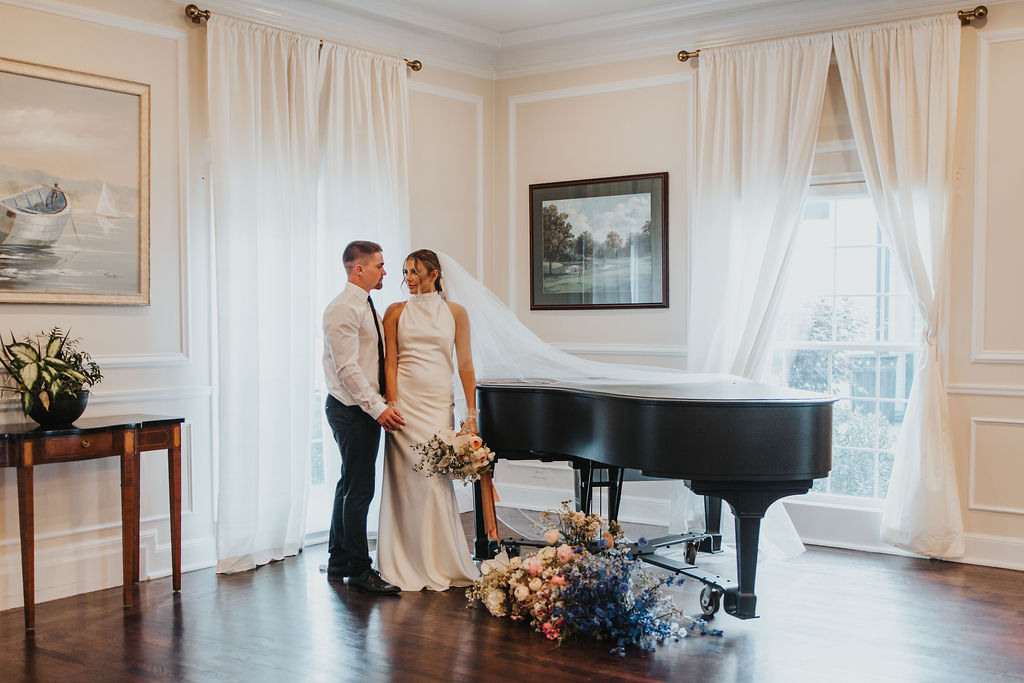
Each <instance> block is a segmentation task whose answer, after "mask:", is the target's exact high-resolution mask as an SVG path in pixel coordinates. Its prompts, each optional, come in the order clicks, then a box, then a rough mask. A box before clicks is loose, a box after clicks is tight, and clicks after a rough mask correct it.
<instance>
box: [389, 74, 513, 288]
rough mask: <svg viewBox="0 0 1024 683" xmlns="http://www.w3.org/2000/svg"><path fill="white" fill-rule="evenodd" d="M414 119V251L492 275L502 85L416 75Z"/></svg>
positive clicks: (466, 78)
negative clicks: (498, 90) (496, 124)
mask: <svg viewBox="0 0 1024 683" xmlns="http://www.w3.org/2000/svg"><path fill="white" fill-rule="evenodd" d="M409 116H410V122H409V147H410V149H409V215H410V232H411V237H412V248H413V249H421V248H426V249H435V250H439V251H444V252H447V253H448V254H449V255H450V256H452V257H453V258H454V259H456V260H457V261H458V262H459V263H460V264H462V266H464V267H465V268H466V269H467V270H468V271H469V272H470V273H472V274H474V275H476V276H478V277H480V276H484V277H486V275H487V273H486V270H487V259H486V257H485V255H486V254H487V253H488V252H490V251H491V250H493V246H494V240H493V236H492V233H491V228H490V226H491V223H492V221H491V204H492V186H493V172H492V168H491V161H492V158H493V156H494V152H493V146H494V145H493V140H494V133H493V121H494V82H493V81H491V80H488V79H483V78H478V77H475V76H468V75H465V74H460V73H457V72H453V71H448V70H446V69H442V68H439V67H429V66H428V67H426V68H424V69H423V70H422V71H420V72H419V73H411V74H410V76H409ZM396 266H398V264H397V263H394V262H392V272H393V273H398V272H399V270H400V268H398V267H396Z"/></svg>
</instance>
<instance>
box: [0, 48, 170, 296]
mask: <svg viewBox="0 0 1024 683" xmlns="http://www.w3.org/2000/svg"><path fill="white" fill-rule="evenodd" d="M0 92H3V93H4V97H3V98H0V140H2V141H3V142H2V144H0V148H3V149H4V156H3V157H2V158H0V303H36V304H38V303H56V304H114V305H149V302H150V282H149V267H150V253H149V191H150V188H149V155H150V149H149V130H150V86H149V85H148V84H145V83H136V82H133V81H126V80H121V79H118V78H111V77H108V76H100V75H96V74H89V73H83V72H80V71H70V70H67V69H60V68H56V67H52V66H43V65H40V64H31V63H28V62H20V61H15V60H10V59H2V58H0Z"/></svg>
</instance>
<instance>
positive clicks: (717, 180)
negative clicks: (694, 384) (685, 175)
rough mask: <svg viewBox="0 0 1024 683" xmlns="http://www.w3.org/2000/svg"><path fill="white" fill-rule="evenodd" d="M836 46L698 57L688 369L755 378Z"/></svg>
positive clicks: (798, 41)
mask: <svg viewBox="0 0 1024 683" xmlns="http://www.w3.org/2000/svg"><path fill="white" fill-rule="evenodd" d="M831 52H832V38H831V36H829V35H827V34H825V35H816V36H802V37H798V38H789V39H785V40H775V41H770V42H764V43H755V44H750V45H740V46H736V47H726V48H711V49H708V50H701V53H700V75H699V100H698V121H699V125H700V138H699V144H698V151H697V190H696V192H695V194H694V197H695V201H696V211H695V215H694V223H693V228H692V230H691V232H690V256H691V259H690V273H691V275H690V286H691V288H692V289H691V292H690V309H689V321H688V326H687V329H688V345H689V348H688V352H687V353H688V366H689V369H690V370H696V371H699V372H728V373H732V374H735V375H743V376H745V377H751V378H755V377H756V375H757V374H758V371H759V369H760V367H759V366H760V364H761V362H762V361H763V360H764V358H765V355H766V354H765V351H766V349H767V347H768V343H769V341H770V340H769V333H770V331H771V330H770V328H771V323H772V322H773V321H772V317H773V313H774V311H775V308H776V306H777V302H778V299H779V297H778V296H777V293H778V292H779V290H780V289H781V287H782V281H783V274H784V268H785V265H786V261H787V258H788V255H789V251H790V246H791V243H792V238H793V234H794V232H795V230H796V226H797V224H798V223H799V218H800V212H801V211H802V209H803V203H804V196H805V194H806V192H807V183H808V180H809V178H810V173H811V162H812V161H813V158H814V143H815V140H816V139H817V132H818V122H819V120H820V119H821V105H822V102H823V101H824V97H825V78H826V76H827V74H828V64H829V59H830V57H831Z"/></svg>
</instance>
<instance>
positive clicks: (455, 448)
mask: <svg viewBox="0 0 1024 683" xmlns="http://www.w3.org/2000/svg"><path fill="white" fill-rule="evenodd" d="M412 448H413V450H415V451H416V452H417V453H419V454H420V461H419V462H418V463H417V464H416V465H414V466H413V469H414V470H416V471H417V472H420V471H425V472H426V473H427V476H428V477H432V476H434V475H447V476H449V477H452V478H453V479H461V480H462V481H478V480H479V479H480V477H481V476H483V475H484V474H486V473H488V472H490V471H491V469H492V468H493V467H494V453H493V452H492V451H491V449H490V448H488V447H487V446H485V445H484V442H483V439H481V438H480V437H479V436H477V435H476V434H459V433H457V432H456V431H455V430H454V429H452V428H451V427H445V428H443V429H439V430H438V431H437V433H436V434H434V436H432V437H430V440H429V441H427V442H426V443H418V444H414V445H413V447H412Z"/></svg>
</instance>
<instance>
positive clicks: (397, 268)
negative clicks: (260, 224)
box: [316, 42, 412, 533]
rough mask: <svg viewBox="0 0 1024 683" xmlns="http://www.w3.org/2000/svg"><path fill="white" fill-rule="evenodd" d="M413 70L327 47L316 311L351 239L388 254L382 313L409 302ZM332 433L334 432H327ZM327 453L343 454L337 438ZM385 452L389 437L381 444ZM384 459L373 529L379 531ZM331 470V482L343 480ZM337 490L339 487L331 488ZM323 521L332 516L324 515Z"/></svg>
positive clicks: (339, 275)
mask: <svg viewBox="0 0 1024 683" xmlns="http://www.w3.org/2000/svg"><path fill="white" fill-rule="evenodd" d="M407 73H408V67H407V66H406V65H405V61H404V60H402V59H400V58H398V57H389V56H386V55H380V54H375V53H372V52H367V51H365V50H359V49H356V48H352V47H345V46H342V45H336V44H332V43H327V42H325V43H324V47H323V52H322V53H321V55H320V72H319V83H320V165H321V174H320V183H321V185H320V215H319V217H318V220H317V258H318V262H317V273H318V275H317V291H316V300H317V311H318V312H319V311H323V309H324V307H325V306H326V305H327V303H328V302H329V301H330V300H331V299H333V298H334V297H335V296H336V295H337V294H338V292H340V291H341V289H342V288H343V287H344V284H345V279H346V278H345V271H344V269H343V268H342V265H341V253H342V250H344V248H345V245H346V244H348V242H350V241H352V240H357V239H364V240H372V241H374V242H377V243H378V244H380V245H381V247H382V248H383V250H384V269H385V270H386V271H387V273H388V274H387V276H385V278H384V289H383V290H382V291H380V292H376V293H374V295H373V299H374V305H375V306H376V307H377V310H378V311H379V312H380V314H381V315H383V314H384V310H385V308H386V306H387V305H388V304H389V303H391V302H393V301H398V300H399V299H401V298H402V297H403V291H402V289H401V284H402V260H403V259H404V258H405V255H406V254H408V253H409V252H410V251H412V250H411V249H410V246H409V179H408V168H409V104H408V83H407ZM325 433H326V434H329V432H325ZM328 441H329V442H330V443H325V446H324V447H325V448H331V449H334V448H336V447H335V446H334V443H333V439H330V437H328ZM381 444H382V446H381V447H382V448H383V439H382V440H381ZM383 462H384V460H383V458H382V457H381V456H380V455H379V454H378V457H377V478H376V482H377V491H376V495H374V498H373V502H372V503H371V505H370V513H369V516H368V518H367V529H368V530H369V531H370V532H371V533H372V532H374V531H376V529H377V514H378V509H379V508H378V506H379V504H380V483H381V481H382V480H383V476H382V474H383V472H382V468H383ZM336 474H337V473H336V472H329V473H328V479H330V478H331V477H332V476H336ZM332 488H333V484H332ZM323 514H324V520H325V521H326V520H328V519H329V515H330V510H324V513H323Z"/></svg>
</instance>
